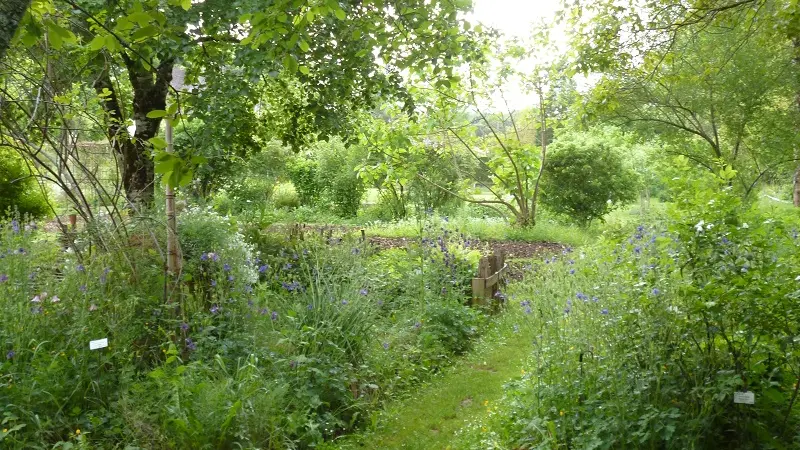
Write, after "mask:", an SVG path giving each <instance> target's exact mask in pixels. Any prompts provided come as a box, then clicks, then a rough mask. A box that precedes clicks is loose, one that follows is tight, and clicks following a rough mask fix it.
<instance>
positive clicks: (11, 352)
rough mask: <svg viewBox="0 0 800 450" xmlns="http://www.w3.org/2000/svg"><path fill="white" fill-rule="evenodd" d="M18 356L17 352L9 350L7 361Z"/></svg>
mask: <svg viewBox="0 0 800 450" xmlns="http://www.w3.org/2000/svg"><path fill="white" fill-rule="evenodd" d="M16 355H17V352H15V351H14V350H9V351H8V353H6V359H13V358H14V356H16Z"/></svg>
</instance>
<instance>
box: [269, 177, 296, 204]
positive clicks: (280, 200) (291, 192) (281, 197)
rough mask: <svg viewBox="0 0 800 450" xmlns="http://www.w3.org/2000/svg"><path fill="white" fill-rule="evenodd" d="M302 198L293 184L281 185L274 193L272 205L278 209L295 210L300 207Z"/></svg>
mask: <svg viewBox="0 0 800 450" xmlns="http://www.w3.org/2000/svg"><path fill="white" fill-rule="evenodd" d="M300 199H301V197H300V196H299V195H298V192H297V189H295V186H294V184H292V183H280V184H278V185H277V186H275V190H274V191H272V204H273V205H274V206H275V207H276V208H279V209H281V208H288V209H293V208H297V207H298V206H300Z"/></svg>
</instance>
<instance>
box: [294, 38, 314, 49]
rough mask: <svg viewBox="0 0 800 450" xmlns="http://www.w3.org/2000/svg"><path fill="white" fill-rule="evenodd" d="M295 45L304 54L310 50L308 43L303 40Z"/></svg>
mask: <svg viewBox="0 0 800 450" xmlns="http://www.w3.org/2000/svg"><path fill="white" fill-rule="evenodd" d="M297 45H298V46H299V47H300V50H302V51H304V52H307V51H309V50H310V49H311V47H310V46H309V45H308V42H306V41H304V40H303V39H300V42H298V43H297Z"/></svg>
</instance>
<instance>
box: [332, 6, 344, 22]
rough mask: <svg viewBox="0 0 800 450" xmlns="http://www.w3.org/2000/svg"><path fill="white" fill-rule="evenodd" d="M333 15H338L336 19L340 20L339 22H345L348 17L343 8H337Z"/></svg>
mask: <svg viewBox="0 0 800 450" xmlns="http://www.w3.org/2000/svg"><path fill="white" fill-rule="evenodd" d="M333 13H334V14H335V15H336V18H337V19H339V20H344V19H345V18H346V17H347V15H346V14H345V13H344V10H343V9H342V8H336V10H335V11H334V12H333Z"/></svg>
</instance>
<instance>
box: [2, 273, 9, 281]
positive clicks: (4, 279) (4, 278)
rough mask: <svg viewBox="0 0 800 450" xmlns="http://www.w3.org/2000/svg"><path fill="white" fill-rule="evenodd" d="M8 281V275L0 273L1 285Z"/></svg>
mask: <svg viewBox="0 0 800 450" xmlns="http://www.w3.org/2000/svg"><path fill="white" fill-rule="evenodd" d="M6 281H8V275H6V274H4V273H0V283H5V282H6Z"/></svg>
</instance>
